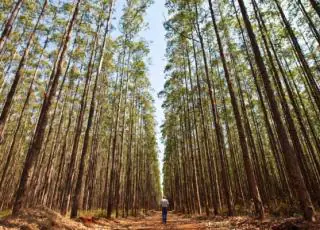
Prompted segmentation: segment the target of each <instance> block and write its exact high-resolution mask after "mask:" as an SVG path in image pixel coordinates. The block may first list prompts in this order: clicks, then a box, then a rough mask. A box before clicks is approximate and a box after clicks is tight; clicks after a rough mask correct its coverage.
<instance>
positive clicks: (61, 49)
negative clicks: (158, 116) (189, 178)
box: [0, 0, 160, 217]
mask: <svg viewBox="0 0 320 230" xmlns="http://www.w3.org/2000/svg"><path fill="white" fill-rule="evenodd" d="M121 4H123V5H120V3H116V2H115V1H114V0H103V1H102V0H94V1H86V0H76V1H67V2H66V1H48V0H41V1H31V0H17V1H1V3H0V9H1V10H0V22H1V31H2V34H1V38H0V39H1V40H0V53H1V56H0V59H1V62H0V68H1V78H0V84H1V94H0V100H1V115H0V134H1V135H0V136H1V146H0V159H1V164H0V208H1V209H2V210H4V209H8V208H12V209H13V214H17V213H19V211H20V210H21V208H24V207H33V206H36V205H46V206H48V207H50V208H52V209H55V210H59V211H60V212H61V213H62V214H66V213H67V212H68V211H70V210H71V217H76V216H77V214H78V210H93V209H103V210H106V214H107V216H108V217H110V216H111V214H112V213H113V212H114V211H115V213H116V216H118V215H122V216H128V215H131V214H133V215H135V214H137V212H138V211H139V210H140V209H150V208H154V207H156V206H157V199H158V197H159V194H158V193H159V190H160V188H159V187H160V182H159V170H158V160H157V146H156V138H155V121H154V118H153V113H154V107H153V104H152V103H153V102H152V97H151V94H150V83H149V81H148V78H147V64H146V62H147V59H146V57H147V56H148V52H149V50H148V44H147V43H146V42H145V41H144V40H143V39H141V38H140V37H139V32H140V31H141V30H142V29H144V28H145V22H144V19H143V17H144V14H145V12H146V9H147V8H148V6H149V5H150V1H149V0H128V1H126V2H122V3H121ZM115 8H117V9H116V12H117V14H119V15H120V14H122V16H121V18H119V19H118V28H119V29H118V31H117V32H115V34H116V35H117V36H116V35H114V36H111V32H112V29H113V27H112V21H113V20H112V13H113V12H114V11H115ZM141 181H143V182H144V183H140V182H141Z"/></svg>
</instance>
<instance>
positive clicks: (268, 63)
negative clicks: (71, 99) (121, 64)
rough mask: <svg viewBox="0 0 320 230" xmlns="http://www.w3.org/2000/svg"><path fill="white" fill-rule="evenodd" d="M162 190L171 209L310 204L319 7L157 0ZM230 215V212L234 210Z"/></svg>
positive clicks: (317, 164)
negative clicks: (163, 39)
mask: <svg viewBox="0 0 320 230" xmlns="http://www.w3.org/2000/svg"><path fill="white" fill-rule="evenodd" d="M166 6H167V8H168V11H169V15H168V16H169V18H168V19H167V21H166V22H165V28H166V30H167V58H168V64H167V66H166V74H167V80H166V83H165V87H164V90H163V91H162V92H161V93H160V95H161V96H162V97H164V103H163V107H164V109H165V122H164V124H163V126H162V134H163V138H164V141H165V144H166V145H165V146H166V147H165V159H164V192H165V194H166V195H167V196H168V197H169V199H171V200H172V201H173V203H174V208H175V209H176V210H181V211H183V212H188V213H196V212H198V213H202V212H206V213H207V214H208V215H209V213H210V212H211V211H212V212H213V213H214V214H219V213H228V215H233V214H235V213H236V212H237V211H239V210H240V209H241V208H243V207H248V206H250V203H251V202H252V203H253V204H254V209H255V213H256V215H258V216H259V217H260V218H263V216H264V213H265V210H266V209H268V211H270V212H271V211H272V208H273V207H275V204H276V205H280V203H285V204H286V205H287V206H288V207H291V208H294V207H295V208H297V209H298V210H299V212H300V213H301V214H303V215H304V217H305V218H306V219H307V220H312V219H313V218H314V215H315V208H318V207H319V205H320V139H319V137H320V119H319V117H320V90H319V80H320V59H319V58H320V52H319V49H320V36H319V35H320V34H319V33H320V26H319V25H320V5H319V2H317V1H315V0H305V1H302V0H294V1H280V0H268V1H259V0H248V1H243V0H230V1H213V0H175V1H173V0H167V3H166ZM238 213H239V212H238Z"/></svg>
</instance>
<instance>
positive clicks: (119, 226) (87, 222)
mask: <svg viewBox="0 0 320 230" xmlns="http://www.w3.org/2000/svg"><path fill="white" fill-rule="evenodd" d="M2 229H24V230H27V229H28V230H29V229H30V230H36V229H41V230H45V229H53V230H58V229H59V230H60V229H61V230H63V229H67V230H77V229H80V230H81V229H112V230H127V229H136V230H137V229H150V230H157V229H168V230H169V229H186V230H188V229H220V230H229V229H237V230H238V229H239V230H244V229H248V230H249V229H250V230H254V229H257V230H258V229H259V230H260V229H261V230H263V229H272V230H287V229H288V230H309V229H310V230H319V229H320V222H319V221H317V222H315V223H308V222H305V221H303V219H302V218H301V217H291V218H273V217H266V218H265V219H264V220H263V221H260V220H257V219H255V218H253V217H248V216H235V217H221V216H216V217H213V218H206V217H204V216H192V217H190V216H187V215H183V214H176V213H172V212H169V214H168V223H167V224H166V225H163V224H162V223H161V213H160V212H159V211H149V212H148V215H147V216H142V215H141V216H140V217H129V218H119V219H105V218H96V217H92V216H82V217H80V218H78V219H76V220H71V219H69V218H67V217H63V216H61V215H60V214H59V213H57V212H54V211H52V210H50V209H48V208H45V207H37V208H35V209H25V210H23V211H22V212H21V213H20V214H19V215H18V216H16V217H13V216H7V217H5V218H3V219H2V220H0V230H2Z"/></svg>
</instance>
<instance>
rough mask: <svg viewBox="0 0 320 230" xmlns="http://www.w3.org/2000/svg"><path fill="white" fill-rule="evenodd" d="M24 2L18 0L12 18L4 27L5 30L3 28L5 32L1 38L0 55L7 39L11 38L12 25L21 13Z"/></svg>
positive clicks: (10, 17)
mask: <svg viewBox="0 0 320 230" xmlns="http://www.w3.org/2000/svg"><path fill="white" fill-rule="evenodd" d="M23 2H24V0H18V1H17V2H16V4H15V5H14V8H13V10H12V12H11V13H10V16H9V18H8V20H7V22H6V24H5V25H4V28H3V31H2V33H1V37H0V54H1V52H2V48H3V45H4V43H5V41H6V39H7V38H8V37H9V35H10V33H11V30H12V25H13V23H14V20H15V19H16V17H17V14H18V13H19V10H20V8H21V6H22V4H23Z"/></svg>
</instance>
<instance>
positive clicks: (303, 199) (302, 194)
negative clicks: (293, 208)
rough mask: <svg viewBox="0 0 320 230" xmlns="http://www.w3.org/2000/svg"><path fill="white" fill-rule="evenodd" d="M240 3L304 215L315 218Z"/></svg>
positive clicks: (239, 0)
mask: <svg viewBox="0 0 320 230" xmlns="http://www.w3.org/2000/svg"><path fill="white" fill-rule="evenodd" d="M238 2H239V5H240V10H241V13H242V16H243V19H244V23H245V26H246V29H247V32H248V35H249V39H250V42H251V46H252V49H253V52H254V57H255V60H256V63H257V66H258V70H259V72H260V75H261V78H262V80H263V84H264V87H265V90H266V94H267V97H268V100H269V104H270V107H271V113H272V116H273V120H274V122H275V126H276V130H277V133H278V137H279V141H280V144H281V149H282V151H283V153H284V158H285V163H286V167H287V170H288V173H289V176H290V179H291V181H290V182H291V184H292V186H293V188H294V189H295V191H296V192H297V194H298V198H299V201H300V205H301V209H302V210H303V212H304V217H305V218H306V219H307V220H313V219H314V208H313V205H312V202H311V199H310V195H309V192H308V191H307V188H306V184H305V182H304V179H303V177H302V174H301V170H300V168H299V167H297V165H296V164H297V162H298V160H297V156H296V154H295V151H294V149H293V148H292V146H291V145H290V142H289V139H288V136H287V133H286V131H285V127H284V125H283V122H282V120H281V115H280V112H279V109H278V106H277V103H276V100H275V96H274V93H273V90H272V87H271V82H270V77H269V74H268V72H267V69H266V66H265V64H264V61H263V59H262V55H261V52H260V49H259V46H258V43H257V40H256V37H255V34H254V32H253V29H252V25H251V23H250V21H249V17H248V14H247V10H246V7H245V5H244V2H243V0H238Z"/></svg>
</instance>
